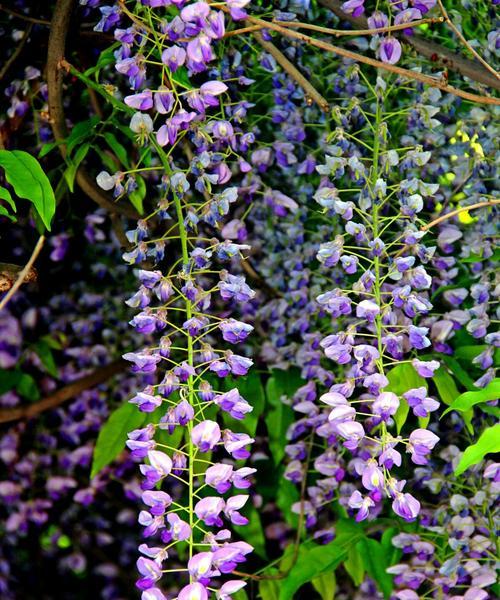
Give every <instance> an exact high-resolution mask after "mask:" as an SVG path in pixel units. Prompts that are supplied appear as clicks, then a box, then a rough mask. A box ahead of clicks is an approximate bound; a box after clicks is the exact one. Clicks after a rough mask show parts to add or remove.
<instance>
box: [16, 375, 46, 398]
mask: <svg viewBox="0 0 500 600" xmlns="http://www.w3.org/2000/svg"><path fill="white" fill-rule="evenodd" d="M16 390H17V392H18V393H19V394H21V396H23V397H24V398H26V400H31V401H33V402H35V401H36V400H39V399H40V391H39V389H38V386H37V384H36V382H35V380H34V379H33V377H32V376H31V375H28V373H22V374H21V377H20V378H19V381H18V383H17V385H16Z"/></svg>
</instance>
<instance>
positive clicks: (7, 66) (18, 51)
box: [0, 23, 33, 81]
mask: <svg viewBox="0 0 500 600" xmlns="http://www.w3.org/2000/svg"><path fill="white" fill-rule="evenodd" d="M32 29H33V24H32V23H30V24H29V25H28V27H26V30H25V32H24V34H23V37H22V38H21V41H20V42H19V44H18V45H17V48H16V49H15V50H14V52H13V53H12V54H11V55H10V56H9V58H8V59H7V60H6V61H5V64H4V66H3V67H2V68H1V69H0V81H1V80H2V79H3V78H4V77H5V75H7V73H8V71H9V69H10V68H11V67H12V65H13V64H14V63H15V62H16V60H17V59H18V57H19V55H20V54H21V52H22V51H23V48H24V46H25V45H26V42H27V41H28V38H29V36H30V34H31V30H32Z"/></svg>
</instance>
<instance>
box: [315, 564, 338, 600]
mask: <svg viewBox="0 0 500 600" xmlns="http://www.w3.org/2000/svg"><path fill="white" fill-rule="evenodd" d="M311 583H312V586H313V588H314V589H315V590H316V591H317V592H318V594H319V595H320V596H321V600H333V598H335V590H336V589H337V580H336V578H335V571H331V572H327V573H323V574H322V575H319V576H318V577H315V578H314V579H313V580H312V581H311Z"/></svg>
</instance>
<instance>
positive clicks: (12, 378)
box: [0, 369, 22, 396]
mask: <svg viewBox="0 0 500 600" xmlns="http://www.w3.org/2000/svg"><path fill="white" fill-rule="evenodd" d="M21 377H22V373H21V371H18V370H17V369H15V370H12V371H11V370H7V369H0V396H1V395H2V394H5V392H8V391H10V390H12V389H14V388H15V387H16V385H17V384H18V383H19V380H20V379H21Z"/></svg>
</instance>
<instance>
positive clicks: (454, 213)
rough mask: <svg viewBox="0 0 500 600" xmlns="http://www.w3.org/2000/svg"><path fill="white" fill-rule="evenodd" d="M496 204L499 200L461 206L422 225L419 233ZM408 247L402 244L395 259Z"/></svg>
mask: <svg viewBox="0 0 500 600" xmlns="http://www.w3.org/2000/svg"><path fill="white" fill-rule="evenodd" d="M496 204H500V200H483V201H482V202H476V204H470V205H469V206H461V207H460V208H456V209H455V210H452V211H450V212H449V213H444V214H443V215H440V216H439V217H438V218H437V219H434V220H433V221H431V222H430V223H426V224H425V225H422V227H421V228H420V231H428V230H429V229H432V227H434V226H435V225H438V224H439V223H442V222H443V221H446V220H447V219H450V218H451V217H456V216H457V215H459V214H460V213H463V212H465V211H467V210H474V209H476V208H483V207H485V206H495V205H496ZM409 247H410V244H404V245H403V246H402V247H401V248H400V249H399V250H398V251H397V253H396V255H395V256H396V257H399V256H401V255H402V254H403V253H404V252H405V251H406V250H408V248H409Z"/></svg>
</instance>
